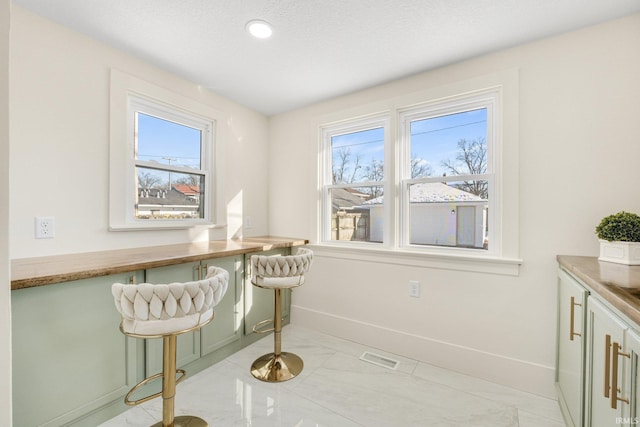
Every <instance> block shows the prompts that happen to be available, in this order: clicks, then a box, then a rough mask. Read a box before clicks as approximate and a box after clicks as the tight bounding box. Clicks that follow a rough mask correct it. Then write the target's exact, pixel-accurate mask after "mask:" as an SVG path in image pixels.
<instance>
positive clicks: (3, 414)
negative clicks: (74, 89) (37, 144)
mask: <svg viewBox="0 0 640 427" xmlns="http://www.w3.org/2000/svg"><path fill="white" fill-rule="evenodd" d="M10 15H11V2H10V1H9V0H0V383H2V387H0V425H3V426H10V425H11V424H12V423H11V285H10V280H11V266H10V264H9V22H10Z"/></svg>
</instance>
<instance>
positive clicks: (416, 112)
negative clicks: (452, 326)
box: [397, 87, 502, 256]
mask: <svg viewBox="0 0 640 427" xmlns="http://www.w3.org/2000/svg"><path fill="white" fill-rule="evenodd" d="M479 109H486V111H487V121H486V124H487V126H486V132H487V134H486V140H485V142H486V149H487V160H486V161H487V170H486V172H485V173H483V174H467V175H450V176H446V177H421V178H411V163H410V162H411V123H412V122H414V121H419V120H425V119H431V118H437V117H442V116H446V115H451V114H458V113H464V112H468V111H473V110H479ZM397 114H398V133H399V138H398V141H399V142H398V145H399V153H400V156H399V159H398V162H397V163H398V171H399V179H398V181H399V182H398V187H399V194H398V200H399V208H398V209H399V220H398V232H399V235H398V238H397V247H398V248H400V249H402V250H408V251H417V252H434V253H441V254H469V255H488V256H497V255H499V254H501V247H500V243H501V238H500V237H501V227H499V226H498V219H497V218H498V216H499V211H498V206H500V205H501V192H500V191H498V190H497V188H496V186H497V185H498V183H499V182H500V181H501V167H500V166H501V165H500V164H499V162H498V160H497V158H498V157H497V153H499V152H500V151H501V146H502V144H501V139H500V138H499V132H498V129H499V127H500V123H499V120H500V117H501V112H500V89H499V88H495V87H494V88H488V89H486V90H481V91H477V92H474V93H472V94H462V95H457V96H452V97H450V98H447V99H439V100H436V101H431V102H426V103H423V104H419V105H412V106H410V107H407V108H400V109H398V113H397ZM470 180H483V181H487V183H488V188H489V199H488V212H489V215H488V218H487V219H488V225H487V226H488V241H489V247H488V249H480V248H467V247H449V246H437V245H418V244H412V243H411V236H410V232H411V218H410V210H411V207H410V200H409V198H410V197H409V187H410V186H411V185H413V184H420V183H430V182H459V181H470Z"/></svg>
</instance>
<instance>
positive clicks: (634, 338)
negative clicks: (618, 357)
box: [621, 330, 640, 426]
mask: <svg viewBox="0 0 640 427" xmlns="http://www.w3.org/2000/svg"><path fill="white" fill-rule="evenodd" d="M625 339H626V344H627V350H628V352H629V353H628V354H629V363H628V364H627V365H625V367H626V368H627V369H626V371H627V372H626V373H625V379H626V380H627V381H626V382H625V387H624V393H623V399H625V400H628V401H629V403H628V404H627V403H623V404H622V415H623V420H624V422H623V423H621V424H622V425H631V426H633V425H638V424H640V378H639V377H638V375H639V374H640V372H639V370H640V335H638V334H637V333H636V332H635V331H632V330H627V335H626V337H625ZM622 357H623V359H624V358H625V356H622Z"/></svg>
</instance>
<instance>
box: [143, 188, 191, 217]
mask: <svg viewBox="0 0 640 427" xmlns="http://www.w3.org/2000/svg"><path fill="white" fill-rule="evenodd" d="M136 207H137V209H136V218H140V219H142V218H144V219H150V218H162V219H171V218H199V217H200V211H201V210H200V188H199V187H198V186H195V185H186V184H174V185H172V186H171V191H167V190H166V189H157V188H151V189H146V188H140V189H138V202H137V204H136Z"/></svg>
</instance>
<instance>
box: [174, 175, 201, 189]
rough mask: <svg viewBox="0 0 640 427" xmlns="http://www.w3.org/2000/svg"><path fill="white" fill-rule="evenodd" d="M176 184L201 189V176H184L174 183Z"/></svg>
mask: <svg viewBox="0 0 640 427" xmlns="http://www.w3.org/2000/svg"><path fill="white" fill-rule="evenodd" d="M174 184H184V185H190V186H192V187H200V176H199V175H184V176H182V177H181V178H178V179H176V180H175V181H174Z"/></svg>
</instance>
